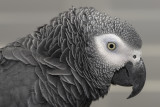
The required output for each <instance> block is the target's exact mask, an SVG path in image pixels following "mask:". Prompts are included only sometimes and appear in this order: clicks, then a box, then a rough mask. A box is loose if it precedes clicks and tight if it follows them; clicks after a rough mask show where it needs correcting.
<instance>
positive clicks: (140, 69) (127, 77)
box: [111, 59, 146, 99]
mask: <svg viewBox="0 0 160 107" xmlns="http://www.w3.org/2000/svg"><path fill="white" fill-rule="evenodd" d="M145 81H146V69H145V65H144V62H143V60H142V59H141V60H140V61H139V62H138V63H136V64H135V65H133V64H132V63H131V62H128V63H127V64H126V65H125V67H123V68H121V69H120V70H118V71H116V72H115V73H114V76H113V78H112V81H111V83H112V84H115V85H116V84H117V85H121V86H132V93H131V94H130V95H129V97H128V98H127V99H129V98H131V97H134V96H136V95H137V94H139V93H140V92H141V90H142V89H143V86H144V84H145Z"/></svg>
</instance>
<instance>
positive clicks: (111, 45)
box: [107, 42, 116, 51]
mask: <svg viewBox="0 0 160 107" xmlns="http://www.w3.org/2000/svg"><path fill="white" fill-rule="evenodd" d="M107 48H108V49H109V50H111V51H113V50H115V49H116V44H115V43H114V42H108V44H107Z"/></svg>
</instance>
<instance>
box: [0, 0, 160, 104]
mask: <svg viewBox="0 0 160 107" xmlns="http://www.w3.org/2000/svg"><path fill="white" fill-rule="evenodd" d="M72 6H75V7H80V6H92V7H95V8H96V9H98V10H99V11H101V12H105V13H107V14H109V15H110V16H113V17H119V18H121V19H123V20H126V21H128V22H129V23H131V24H132V25H133V26H134V27H135V29H136V30H137V32H138V33H139V34H140V35H141V37H142V40H143V49H142V50H143V58H144V61H145V64H146V69H147V81H146V85H145V87H144V89H143V90H142V92H141V93H140V94H139V95H138V96H136V97H134V98H132V99H129V100H127V99H126V97H128V95H129V94H130V92H131V88H124V87H120V86H112V87H111V89H110V92H109V94H108V95H107V96H105V98H104V99H100V100H99V101H96V102H93V103H92V105H91V107H159V106H160V62H159V60H160V0H0V47H2V46H4V45H6V44H7V43H9V42H12V41H15V40H16V39H17V38H20V37H23V36H25V35H27V34H29V33H32V32H33V31H35V30H36V28H37V27H38V26H41V25H43V24H47V23H49V20H50V19H52V18H53V17H55V16H57V15H58V13H60V12H63V11H66V10H68V9H69V8H71V7H72Z"/></svg>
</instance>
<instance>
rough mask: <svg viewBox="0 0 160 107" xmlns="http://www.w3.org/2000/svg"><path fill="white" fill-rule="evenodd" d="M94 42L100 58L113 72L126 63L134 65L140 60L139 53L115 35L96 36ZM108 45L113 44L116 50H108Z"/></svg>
mask: <svg viewBox="0 0 160 107" xmlns="http://www.w3.org/2000/svg"><path fill="white" fill-rule="evenodd" d="M94 40H95V45H96V48H97V50H98V52H99V54H100V56H101V57H102V58H103V59H104V62H106V64H108V65H109V67H110V68H112V69H113V70H118V69H120V68H122V67H123V66H124V64H125V63H127V62H128V61H131V62H132V63H133V64H135V63H136V62H138V61H139V60H140V57H141V51H140V50H136V49H134V48H132V47H130V46H129V45H128V44H127V43H126V42H125V41H123V40H122V39H121V38H119V37H118V36H117V35H115V34H103V35H100V36H96V37H95V38H94ZM108 43H115V44H116V48H115V49H114V50H110V49H108V47H107V44H108ZM134 55H135V56H134Z"/></svg>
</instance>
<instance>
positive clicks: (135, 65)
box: [79, 8, 146, 98]
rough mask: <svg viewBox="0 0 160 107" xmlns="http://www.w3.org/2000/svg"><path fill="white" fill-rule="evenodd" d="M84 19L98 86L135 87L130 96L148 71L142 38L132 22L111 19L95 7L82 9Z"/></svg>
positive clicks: (87, 50) (139, 88)
mask: <svg viewBox="0 0 160 107" xmlns="http://www.w3.org/2000/svg"><path fill="white" fill-rule="evenodd" d="M82 10H83V12H82V13H81V16H82V17H81V18H80V19H79V20H82V22H83V26H82V28H83V35H85V37H86V38H88V39H84V40H86V42H85V43H86V45H85V52H86V54H87V55H86V58H87V60H88V66H89V68H90V72H89V75H91V76H92V79H91V81H92V84H93V85H94V86H95V87H96V88H100V89H105V88H106V87H107V88H108V86H110V85H111V84H113V85H120V86H127V87H128V86H132V89H133V91H132V92H131V94H130V96H129V97H128V98H131V97H134V96H136V95H137V94H139V93H140V91H141V90H142V88H143V86H144V84H145V80H146V70H145V65H144V62H143V59H142V52H141V47H142V40H141V38H140V36H139V35H138V33H137V32H136V31H135V29H134V28H133V27H132V25H130V24H128V23H127V22H126V21H121V20H120V19H118V18H111V17H110V16H108V15H106V14H102V13H100V12H98V11H96V10H95V9H94V8H83V9H82Z"/></svg>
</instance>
